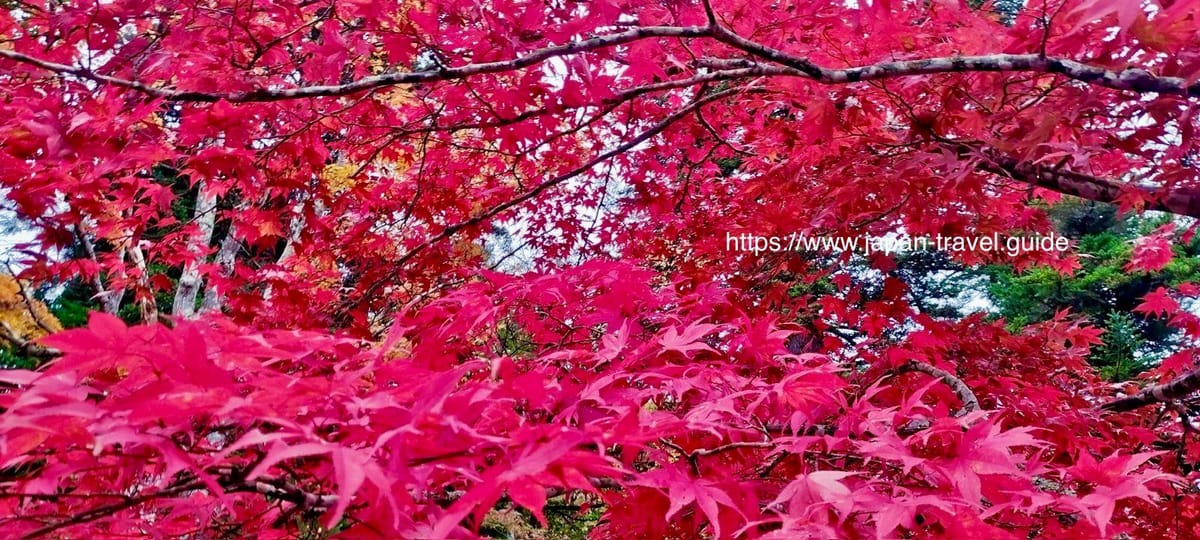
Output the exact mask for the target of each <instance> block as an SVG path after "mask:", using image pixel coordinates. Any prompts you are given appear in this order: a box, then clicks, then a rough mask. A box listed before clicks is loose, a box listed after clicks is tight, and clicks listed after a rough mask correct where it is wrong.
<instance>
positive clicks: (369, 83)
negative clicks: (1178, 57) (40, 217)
mask: <svg viewBox="0 0 1200 540" xmlns="http://www.w3.org/2000/svg"><path fill="white" fill-rule="evenodd" d="M706 15H707V16H708V18H709V21H710V22H709V24H708V25H706V26H646V27H637V28H631V29H629V30H626V31H623V32H618V33H613V34H605V35H600V36H596V37H592V38H588V39H584V40H580V41H575V42H571V43H565V44H563V45H555V46H550V47H545V48H542V49H538V50H536V51H533V52H531V53H529V54H526V55H524V56H520V57H517V58H514V59H512V60H504V61H497V62H481V63H476V64H467V65H464V66H458V67H439V68H435V69H429V70H423V71H408V72H403V73H385V74H382V75H372V76H369V77H364V78H362V79H358V80H355V81H351V82H349V83H346V84H339V85H312V86H301V87H296V88H282V89H278V88H274V89H273V88H258V89H254V90H247V91H239V92H204V91H200V90H179V89H172V88H164V87H159V86H155V85H154V84H147V83H143V82H138V81H134V80H129V79H122V78H119V77H113V76H111V75H104V74H100V73H96V72H95V71H92V70H90V69H87V68H85V67H78V66H70V65H66V64H59V63H56V62H50V61H48V60H43V59H39V58H35V57H32V56H29V55H27V54H24V53H19V52H16V51H12V50H4V49H0V58H7V59H9V60H12V61H15V62H20V63H23V64H26V65H30V66H34V67H38V68H41V69H44V70H47V71H51V72H54V73H57V74H60V75H72V76H75V77H78V78H81V79H87V80H91V81H95V82H98V83H103V84H108V85H112V86H117V87H121V88H127V89H130V90H135V91H138V92H141V93H143V94H146V95H149V96H153V97H156V98H162V99H166V100H169V101H193V102H216V101H221V100H225V101H228V102H231V103H250V102H269V101H283V100H289V99H303V98H312V97H329V96H344V95H348V94H354V93H357V92H362V91H366V90H371V89H375V88H380V87H386V86H394V85H401V84H416V83H429V82H436V81H448V80H457V79H465V78H467V77H471V76H475V75H482V74H489V73H503V72H508V71H515V70H519V69H524V68H526V67H529V66H532V65H535V64H538V63H541V62H543V61H545V60H547V59H550V58H556V57H561V56H567V55H571V54H578V53H581V52H587V51H593V50H598V49H604V48H609V47H614V46H617V45H623V44H626V43H631V42H635V41H640V40H644V39H649V38H663V37H673V38H712V39H715V40H717V41H719V42H721V43H724V44H726V45H729V46H730V47H733V48H735V49H737V50H740V51H742V52H745V53H748V54H750V55H752V56H755V57H758V58H761V59H764V60H767V61H769V62H772V63H775V64H778V65H780V66H784V67H786V68H789V70H788V71H780V72H777V73H775V74H776V75H792V76H803V77H807V78H809V79H812V80H813V81H815V82H818V83H822V84H847V83H855V82H862V81H871V80H881V79H893V78H898V77H911V76H917V75H932V74H938V73H967V72H1034V73H1047V74H1057V75H1062V76H1064V77H1067V78H1069V79H1072V80H1075V81H1079V82H1082V83H1086V84H1091V85H1096V86H1102V87H1106V88H1112V89H1114V90H1124V91H1129V92H1136V93H1151V92H1152V93H1158V94H1169V95H1178V96H1185V97H1200V82H1194V83H1190V84H1189V83H1188V82H1187V80H1186V79H1183V78H1180V77H1167V76H1159V75H1154V74H1152V73H1150V72H1148V71H1146V70H1144V69H1139V68H1127V69H1123V70H1120V71H1113V70H1110V69H1107V68H1104V67H1100V66H1095V65H1090V64H1085V63H1083V62H1078V61H1075V60H1071V59H1067V58H1058V57H1048V56H1043V55H1040V54H990V55H978V56H948V57H937V58H923V59H916V60H900V61H890V62H879V63H875V64H868V65H863V66H853V67H847V68H829V67H824V66H821V65H819V64H816V63H815V62H813V61H811V60H809V59H808V58H805V57H801V56H795V55H792V54H789V53H787V52H784V51H781V50H778V49H774V48H771V47H768V46H766V45H762V44H759V43H756V42H754V41H751V40H748V39H746V38H743V37H741V36H739V35H737V34H736V33H734V32H733V31H732V30H730V29H728V28H726V27H725V26H723V25H721V24H719V23H717V21H716V15H715V14H714V13H712V11H711V7H708V6H706Z"/></svg>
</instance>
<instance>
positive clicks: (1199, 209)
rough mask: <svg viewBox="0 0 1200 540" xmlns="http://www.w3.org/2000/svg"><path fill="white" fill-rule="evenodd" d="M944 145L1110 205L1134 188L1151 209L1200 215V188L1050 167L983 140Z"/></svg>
mask: <svg viewBox="0 0 1200 540" xmlns="http://www.w3.org/2000/svg"><path fill="white" fill-rule="evenodd" d="M943 144H944V145H946V147H947V148H949V149H951V150H952V151H956V152H958V153H960V154H974V155H976V156H979V158H980V159H979V163H978V164H977V167H978V168H979V169H981V170H984V171H987V172H990V173H993V174H998V175H1001V176H1006V177H1008V178H1012V179H1013V180H1019V181H1021V182H1025V183H1028V184H1033V185H1035V186H1037V187H1040V188H1044V189H1049V190H1051V191H1057V192H1059V193H1062V194H1065V195H1073V196H1075V197H1080V198H1083V199H1087V200H1091V201H1096V202H1102V203H1109V204H1120V198H1121V196H1122V195H1123V194H1125V193H1128V192H1129V191H1131V190H1135V191H1136V190H1140V191H1141V192H1143V194H1144V195H1145V200H1146V209H1147V210H1158V211H1161V212H1168V213H1171V214H1177V215H1181V216H1190V217H1195V218H1200V190H1197V189H1188V188H1177V189H1170V190H1167V189H1165V188H1152V187H1147V186H1139V185H1136V184H1131V183H1128V182H1121V181H1118V180H1113V179H1110V178H1102V177H1098V176H1092V175H1090V174H1084V173H1079V172H1074V171H1070V170H1065V169H1063V168H1061V167H1047V166H1043V165H1040V164H1035V163H1029V162H1028V161H1023V160H1020V159H1018V158H1016V157H1014V156H1011V155H1009V154H1006V153H1004V152H1002V151H1000V150H998V149H996V148H992V147H989V146H985V145H983V144H979V143H967V142H961V141H950V140H945V141H943Z"/></svg>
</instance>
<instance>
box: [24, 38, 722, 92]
mask: <svg viewBox="0 0 1200 540" xmlns="http://www.w3.org/2000/svg"><path fill="white" fill-rule="evenodd" d="M708 33H709V30H708V28H706V27H702V26H645V27H638V28H632V29H629V30H626V31H624V32H618V33H615V34H606V35H602V36H596V37H593V38H589V39H585V40H581V41H575V42H571V43H565V44H563V45H555V46H551V47H546V48H543V49H538V50H536V51H533V52H531V53H529V54H527V55H525V56H520V57H517V58H514V59H512V60H504V61H499V62H482V63H478V64H467V65H465V66H459V67H439V68H436V69H429V70H424V71H407V72H403V73H385V74H382V75H373V76H370V77H364V78H362V79H358V80H356V81H352V82H349V83H346V84H340V85H315V86H302V87H298V88H285V89H271V88H259V89H256V90H249V91H244V92H227V93H223V92H203V91H195V90H176V89H170V88H161V87H157V86H153V85H151V84H146V83H142V82H137V81H131V80H128V79H121V78H119V77H112V76H109V75H103V74H100V73H96V72H94V71H91V70H89V69H87V68H84V67H76V66H68V65H65V64H58V63H55V62H50V61H47V60H42V59H38V58H34V57H32V56H29V55H26V54H23V53H19V52H16V51H11V50H4V49H0V58H7V59H9V60H14V61H17V62H20V63H23V64H27V65H31V66H36V67H39V68H42V69H45V70H47V71H52V72H54V73H59V74H64V75H73V76H76V77H79V78H82V79H88V80H91V81H95V82H99V83H104V84H109V85H112V86H118V87H121V88H128V89H130V90H136V91H138V92H141V93H143V94H147V95H150V96H153V97H157V98H162V99H166V100H169V101H198V102H216V101H221V100H225V101H228V102H230V103H250V102H267V101H283V100H289V99H303V98H311V97H329V96H344V95H348V94H354V93H357V92H362V91H365V90H371V89H373V88H380V87H384V86H394V85H399V84H416V83H429V82H436V81H448V80H455V79H464V78H467V77H471V76H475V75H483V74H488V73H503V72H507V71H515V70H519V69H524V68H526V67H529V66H532V65H535V64H538V63H540V62H543V61H545V60H547V59H550V58H555V57H559V56H566V55H571V54H577V53H581V52H586V51H591V50H596V49H603V48H608V47H614V46H617V45H622V44H625V43H630V42H634V41H640V40H643V39H647V38H653V37H700V36H704V35H707V34H708Z"/></svg>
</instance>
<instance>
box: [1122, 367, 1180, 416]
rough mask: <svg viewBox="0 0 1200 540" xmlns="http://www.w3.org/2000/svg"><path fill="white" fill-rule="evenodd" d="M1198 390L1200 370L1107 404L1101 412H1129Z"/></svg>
mask: <svg viewBox="0 0 1200 540" xmlns="http://www.w3.org/2000/svg"><path fill="white" fill-rule="evenodd" d="M1197 390H1200V369H1198V370H1195V371H1192V372H1191V373H1187V374H1184V375H1181V376H1179V377H1176V378H1175V379H1174V380H1172V381H1170V382H1167V383H1164V384H1156V385H1154V386H1151V387H1149V388H1145V389H1143V390H1142V391H1141V392H1138V393H1136V394H1134V395H1132V396H1129V397H1124V398H1121V399H1118V400H1115V401H1111V402H1109V403H1105V404H1104V405H1102V406H1101V407H1100V410H1102V411H1108V412H1128V411H1132V410H1135V409H1140V408H1142V407H1145V406H1146V405H1150V404H1152V403H1166V402H1170V401H1175V400H1177V399H1179V398H1182V397H1185V396H1187V395H1188V394H1191V393H1192V392H1195V391H1197Z"/></svg>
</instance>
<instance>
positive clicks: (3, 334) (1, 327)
mask: <svg viewBox="0 0 1200 540" xmlns="http://www.w3.org/2000/svg"><path fill="white" fill-rule="evenodd" d="M0 341H7V342H8V343H11V344H12V346H13V347H15V348H16V349H17V351H18V352H20V353H21V354H24V355H26V356H32V357H34V358H56V357H59V356H62V352H61V351H59V350H58V349H51V348H49V347H43V346H41V345H38V344H37V343H34V342H32V341H29V340H27V339H25V338H22V337H21V335H20V334H18V333H17V331H16V330H13V327H11V326H9V325H8V323H6V322H4V321H0Z"/></svg>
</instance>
